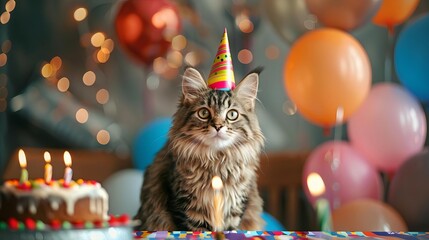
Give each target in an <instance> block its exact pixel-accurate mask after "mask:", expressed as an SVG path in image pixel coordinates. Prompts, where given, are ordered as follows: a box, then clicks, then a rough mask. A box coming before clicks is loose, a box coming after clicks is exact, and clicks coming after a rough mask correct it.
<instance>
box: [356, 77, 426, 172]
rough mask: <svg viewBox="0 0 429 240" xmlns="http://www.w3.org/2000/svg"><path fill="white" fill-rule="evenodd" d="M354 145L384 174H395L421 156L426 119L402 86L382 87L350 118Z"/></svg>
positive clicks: (383, 84) (374, 88)
mask: <svg viewBox="0 0 429 240" xmlns="http://www.w3.org/2000/svg"><path fill="white" fill-rule="evenodd" d="M348 135H349V137H350V141H351V144H352V145H353V146H354V147H355V149H356V150H358V151H359V152H361V153H362V155H364V156H365V158H366V159H367V160H368V161H369V162H370V163H372V164H374V166H375V167H376V168H378V169H380V170H383V171H386V172H389V173H394V172H395V171H396V170H397V169H398V168H399V166H400V165H401V164H402V163H403V162H404V161H406V160H407V159H408V158H409V157H411V156H412V155H414V154H416V153H418V152H420V151H421V150H422V148H423V145H424V142H425V138H426V117H425V114H424V112H423V109H422V108H421V107H420V105H419V103H418V102H417V100H415V98H414V97H413V96H412V95H411V94H409V93H408V92H407V91H406V90H405V89H404V88H403V87H402V86H400V85H398V84H394V83H379V84H377V85H374V86H373V87H372V89H371V90H370V93H369V95H368V97H367V99H366V100H365V101H364V102H363V103H362V105H361V107H360V108H359V109H358V110H357V111H356V112H355V113H354V114H353V115H352V116H351V117H350V119H349V124H348Z"/></svg>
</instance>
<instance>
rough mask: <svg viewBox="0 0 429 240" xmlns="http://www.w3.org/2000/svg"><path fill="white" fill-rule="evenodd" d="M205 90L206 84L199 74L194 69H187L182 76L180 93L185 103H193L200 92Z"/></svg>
mask: <svg viewBox="0 0 429 240" xmlns="http://www.w3.org/2000/svg"><path fill="white" fill-rule="evenodd" d="M204 90H207V83H206V82H205V81H204V79H203V77H202V76H201V74H200V72H198V70H196V69H195V68H191V67H188V68H187V69H186V70H185V73H184V74H183V79H182V93H183V97H184V100H185V101H193V100H194V99H195V98H197V97H198V95H199V94H200V92H202V91H204Z"/></svg>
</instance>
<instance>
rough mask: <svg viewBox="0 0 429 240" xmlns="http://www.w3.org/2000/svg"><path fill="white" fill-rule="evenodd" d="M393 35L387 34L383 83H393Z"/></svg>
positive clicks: (391, 32)
mask: <svg viewBox="0 0 429 240" xmlns="http://www.w3.org/2000/svg"><path fill="white" fill-rule="evenodd" d="M394 40H395V35H394V32H393V31H389V32H388V33H387V50H386V58H385V61H384V80H385V82H391V81H393V75H394V74H393V71H394V68H393V51H394Z"/></svg>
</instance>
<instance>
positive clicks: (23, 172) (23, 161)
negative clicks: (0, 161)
mask: <svg viewBox="0 0 429 240" xmlns="http://www.w3.org/2000/svg"><path fill="white" fill-rule="evenodd" d="M18 160H19V166H21V177H20V179H19V182H20V183H24V182H26V181H28V171H27V158H26V157H25V153H24V150H22V149H19V151H18Z"/></svg>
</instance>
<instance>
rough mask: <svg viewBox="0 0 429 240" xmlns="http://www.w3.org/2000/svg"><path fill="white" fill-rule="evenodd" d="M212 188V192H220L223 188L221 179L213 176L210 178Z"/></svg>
mask: <svg viewBox="0 0 429 240" xmlns="http://www.w3.org/2000/svg"><path fill="white" fill-rule="evenodd" d="M212 188H213V189H214V190H220V189H222V188H223V183H222V179H220V177H219V176H214V177H213V178H212Z"/></svg>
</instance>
